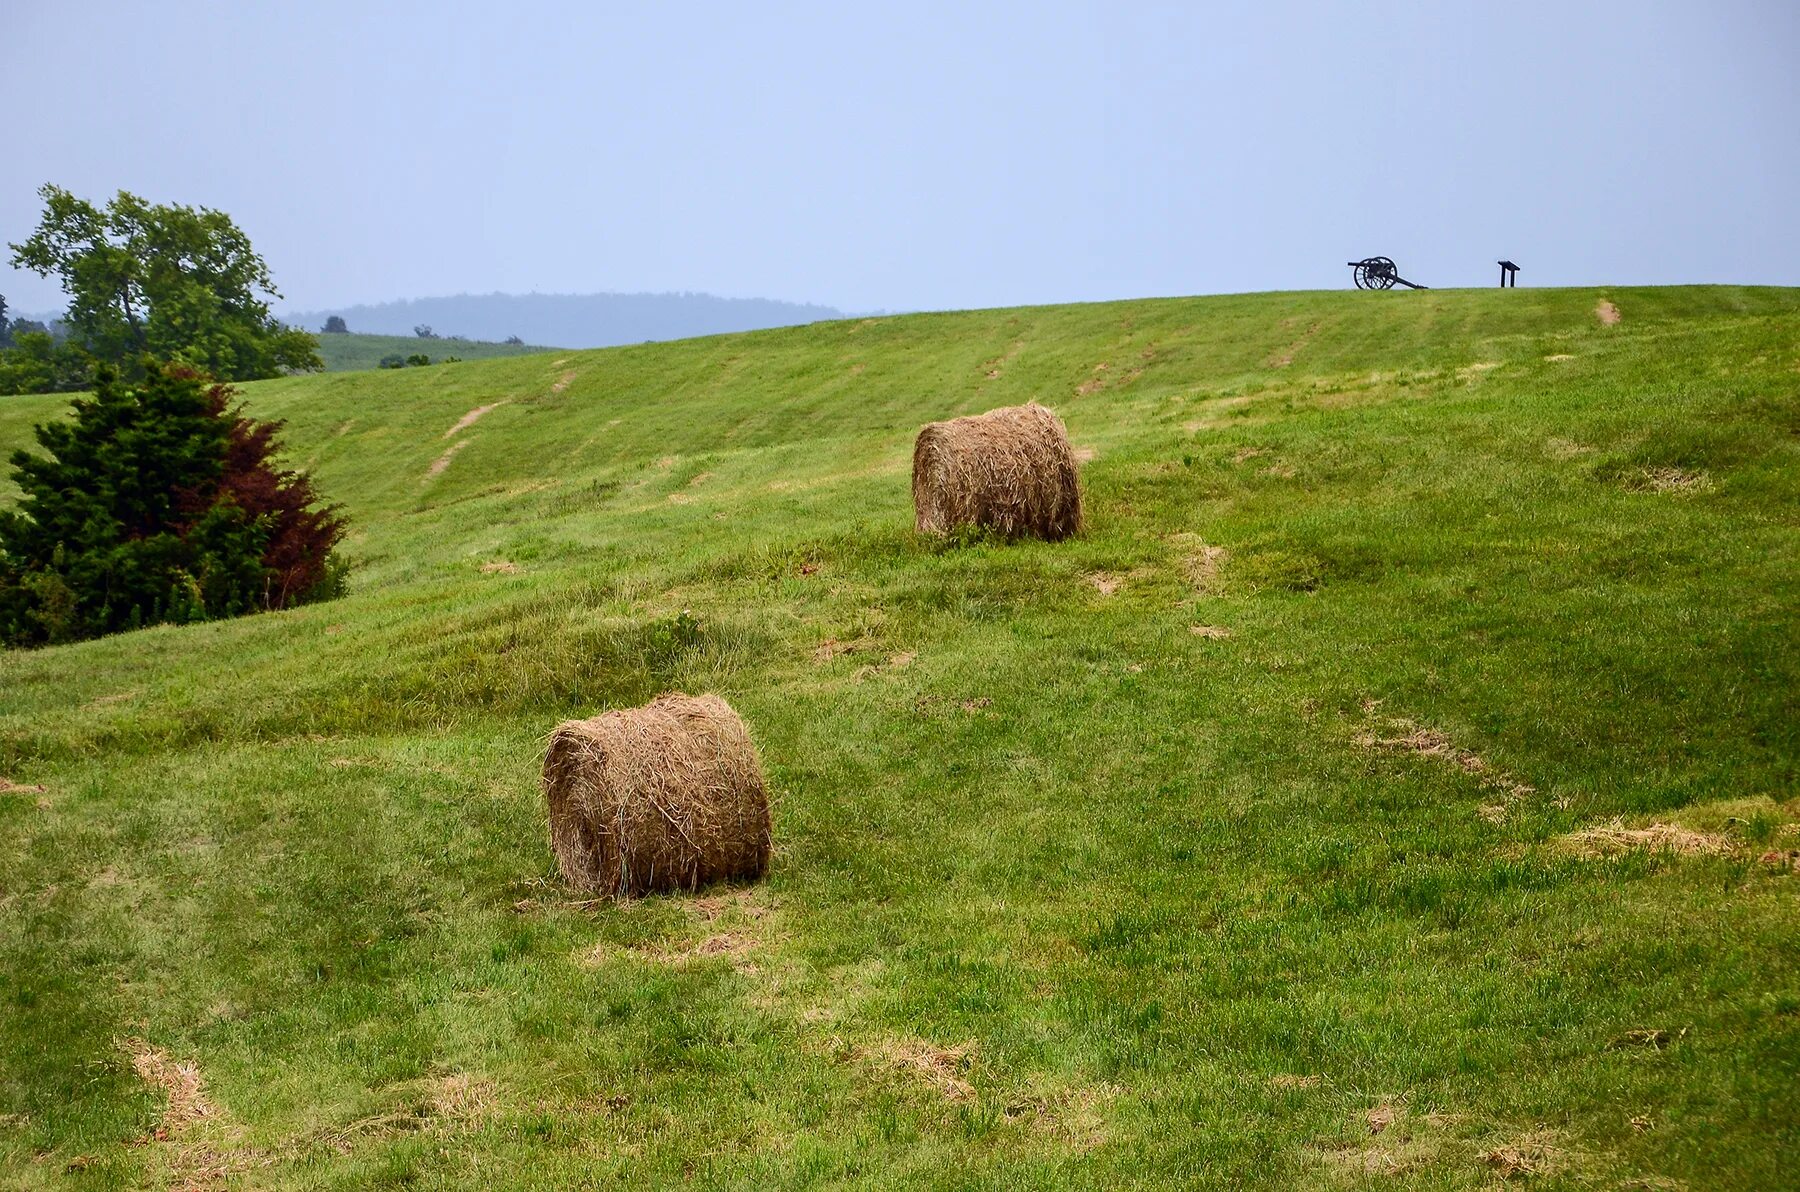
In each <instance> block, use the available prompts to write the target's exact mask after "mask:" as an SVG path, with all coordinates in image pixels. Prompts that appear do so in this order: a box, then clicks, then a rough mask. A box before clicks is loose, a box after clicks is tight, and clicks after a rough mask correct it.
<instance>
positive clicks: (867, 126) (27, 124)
mask: <svg viewBox="0 0 1800 1192" xmlns="http://www.w3.org/2000/svg"><path fill="white" fill-rule="evenodd" d="M0 112H5V113H6V131H5V135H4V138H0V142H3V146H4V151H3V154H0V161H3V162H4V165H3V166H0V240H19V239H22V238H23V237H24V236H25V235H27V234H28V233H29V231H30V229H31V227H32V226H33V225H34V224H35V223H36V219H37V214H38V210H39V204H38V200H37V198H36V196H35V193H34V192H35V190H36V188H37V187H38V186H39V185H41V184H42V183H44V182H47V181H54V182H56V183H58V184H60V185H63V186H66V187H69V188H70V189H72V190H74V191H76V192H77V193H79V194H83V195H86V196H89V197H93V198H100V197H105V196H108V195H110V194H112V193H113V192H114V191H116V190H118V189H120V188H125V189H129V190H132V191H135V192H137V193H139V194H142V195H144V196H145V197H147V198H151V199H154V200H158V201H178V202H185V203H193V204H199V205H205V206H211V207H217V208H220V209H222V210H224V211H227V212H229V213H230V214H231V215H232V216H233V217H234V218H235V219H236V220H237V221H238V223H239V224H240V225H241V226H243V227H244V228H245V230H246V231H248V232H249V234H250V236H251V238H252V239H253V241H254V242H255V244H256V245H257V247H258V248H259V249H260V250H261V251H262V253H263V255H264V256H265V257H266V258H267V259H268V261H269V263H270V265H271V267H272V268H273V270H274V273H275V276H276V279H277V281H278V283H279V284H280V285H281V287H282V289H283V290H284V291H285V293H286V295H287V299H288V301H287V302H286V303H285V304H284V305H286V306H290V307H295V308H314V309H316V308H319V307H328V306H333V305H340V304H348V303H352V302H360V301H379V300H382V299H390V298H400V297H409V296H420V295H431V294H446V293H458V292H463V291H469V292H479V291H487V290H496V289H499V290H509V291H529V290H541V291H593V290H707V291H711V292H714V293H718V294H724V295H730V296H763V297H772V298H784V299H790V300H802V301H816V302H823V303H828V304H831V305H835V306H838V307H842V308H845V309H850V310H866V309H874V308H888V309H918V308H943V307H969V306H989V305H999V304H1013V303H1035V302H1057V301H1068V300H1077V299H1099V298H1116V297H1128V296H1138V295H1151V294H1190V293H1212V292H1224V291H1241V290H1270V289H1292V288H1313V287H1342V286H1346V285H1348V284H1349V271H1348V270H1347V269H1346V268H1345V267H1344V262H1345V261H1348V260H1350V259H1351V258H1353V257H1360V256H1364V255H1368V254H1374V253H1384V254H1386V255H1388V256H1391V257H1394V258H1395V259H1396V260H1397V261H1398V262H1399V263H1400V265H1401V268H1402V271H1403V272H1404V273H1405V274H1406V275H1407V276H1409V277H1413V278H1416V279H1418V280H1421V281H1425V282H1429V283H1431V284H1433V285H1440V286H1447V285H1491V284H1494V282H1495V280H1496V274H1497V272H1498V271H1497V269H1496V268H1495V266H1494V264H1493V262H1494V261H1495V260H1496V258H1498V257H1502V256H1510V257H1511V258H1512V259H1513V260H1516V261H1518V262H1519V263H1520V264H1521V265H1522V266H1523V267H1524V271H1523V273H1522V274H1521V276H1520V280H1521V282H1522V283H1524V284H1526V285H1570V284H1596V283H1627V282H1629V283H1662V282H1671V283H1672V282H1700V281H1721V282H1769V283H1781V284H1789V285H1792V284H1797V283H1800V4H1796V3H1795V2H1794V0H1760V2H1758V0H1735V2H1734V0H1708V2H1704V3H1703V2H1700V0H1685V2H1682V3H1665V2H1662V0H1630V2H1629V3H1606V4H1598V3H1595V4H1589V3H1581V2H1579V0H1559V2H1558V3H1553V4H1536V3H1519V2H1515V0H1509V2H1506V3H1487V4H1472V3H1435V2H1433V3H1427V2H1425V0H1420V2H1418V3H1408V4H1385V5H1384V4H1349V3H1286V4H1282V3H1258V4H1250V3H1246V4H1241V5H1232V6H1223V5H1203V4H1197V3H1195V4H1181V5H1158V4H1131V3H1094V4H1062V3H1056V2H1054V0H1038V2H1036V3H1028V4H1006V5H998V4H996V5H979V4H969V3H958V4H943V5H937V4H927V3H919V2H916V0H909V2H908V3H905V4H885V5H883V4H857V3H843V2H842V0H838V2H834V3H829V4H816V5H812V4H808V5H798V4H794V5H783V4H765V5H754V4H730V5H727V4H718V5H699V4H694V5H683V4H664V3H650V4H646V3H643V2H641V0H638V2H634V3H629V4H624V3H621V4H596V3H567V4H554V3H530V2H517V0H515V2H509V3H486V4H479V5H475V4H470V5H456V4H382V3H369V2H366V0H364V2H361V3H355V4H337V3H330V2H321V0H298V2H293V3H286V4H280V5H274V4H241V3H229V4H228V3H219V4H198V3H171V2H159V3H143V2H142V0H134V2H132V3H113V4H95V3H82V2H80V0H59V2H58V3H54V4H52V3H44V2H42V0H0ZM0 255H3V254H0ZM0 293H4V294H6V295H8V296H9V297H10V299H11V300H12V305H13V307H14V309H15V310H43V309H50V308H54V307H57V306H60V304H61V300H60V297H59V296H58V294H57V293H56V291H55V289H54V287H53V286H52V285H51V284H50V283H47V282H42V281H39V280H38V279H37V278H35V277H32V276H30V275H22V274H19V273H16V272H14V271H12V270H10V269H6V268H4V267H3V266H0Z"/></svg>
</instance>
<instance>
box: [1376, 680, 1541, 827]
mask: <svg viewBox="0 0 1800 1192" xmlns="http://www.w3.org/2000/svg"><path fill="white" fill-rule="evenodd" d="M1380 706H1381V701H1380V700H1365V701H1363V712H1364V715H1365V716H1367V717H1368V723H1367V725H1366V726H1365V728H1364V729H1363V730H1362V731H1359V732H1358V733H1356V734H1355V735H1354V736H1353V737H1352V738H1351V739H1352V740H1353V741H1355V743H1356V744H1357V745H1358V746H1360V747H1362V748H1363V749H1369V750H1374V751H1377V752H1382V753H1397V754H1411V755H1413V756H1414V757H1424V758H1432V759H1434V760H1437V761H1440V762H1443V763H1445V764H1447V765H1451V766H1455V767H1456V768H1457V769H1458V770H1461V771H1462V772H1463V773H1465V774H1468V775H1471V776H1473V777H1474V778H1476V779H1477V780H1478V781H1479V782H1480V783H1481V784H1482V785H1483V786H1484V787H1487V788H1488V789H1489V790H1492V791H1495V792H1497V793H1498V794H1500V795H1501V796H1502V798H1503V799H1504V800H1505V803H1503V804H1500V805H1498V809H1497V811H1496V810H1490V808H1494V807H1496V805H1493V804H1488V805H1485V806H1484V808H1483V810H1482V811H1481V815H1482V817H1483V818H1484V819H1489V820H1492V821H1494V822H1499V821H1500V820H1503V819H1505V813H1506V810H1507V806H1506V805H1507V804H1510V803H1512V802H1514V801H1516V800H1518V799H1522V798H1525V797H1526V796H1527V795H1531V794H1535V793H1536V791H1537V788H1536V787H1533V786H1528V785H1526V784H1525V783H1523V782H1520V781H1518V780H1517V779H1516V778H1514V777H1512V775H1510V774H1508V773H1506V772H1505V771H1504V770H1500V769H1497V768H1496V767H1494V766H1491V765H1489V764H1488V762H1487V761H1486V760H1485V759H1484V758H1482V757H1481V756H1480V755H1479V754H1477V753H1475V752H1473V751H1471V750H1468V749H1464V748H1462V747H1461V746H1459V745H1457V744H1456V743H1455V742H1454V741H1452V740H1451V739H1450V737H1449V736H1448V735H1447V734H1446V733H1444V732H1443V731H1441V730H1439V729H1435V728H1431V727H1429V726H1427V725H1422V724H1419V723H1418V722H1417V721H1413V720H1408V719H1406V718H1405V717H1402V716H1379V715H1377V710H1378V709H1379V708H1380Z"/></svg>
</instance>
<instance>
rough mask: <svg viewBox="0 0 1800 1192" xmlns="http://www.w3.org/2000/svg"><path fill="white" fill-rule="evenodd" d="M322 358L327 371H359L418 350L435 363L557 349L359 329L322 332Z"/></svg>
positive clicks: (495, 357) (320, 355)
mask: <svg viewBox="0 0 1800 1192" xmlns="http://www.w3.org/2000/svg"><path fill="white" fill-rule="evenodd" d="M315 338H316V339H317V340H318V341H319V358H320V359H321V360H323V361H325V371H326V372H355V371H358V370H361V369H369V368H377V367H379V366H380V364H381V359H382V357H384V356H403V357H404V356H411V355H413V354H414V353H415V352H420V353H423V354H425V355H427V356H429V357H431V359H432V361H433V362H434V363H436V362H441V361H442V360H443V359H444V358H445V357H446V356H455V357H458V358H459V360H461V361H464V362H467V361H470V360H493V359H497V358H499V357H503V356H529V355H531V354H533V353H536V352H553V351H556V349H555V348H540V347H534V346H532V345H530V344H523V345H521V344H496V343H488V342H486V341H483V340H473V339H420V338H419V337H418V336H416V335H362V334H359V333H358V332H355V331H350V332H344V333H340V334H336V335H318V336H315Z"/></svg>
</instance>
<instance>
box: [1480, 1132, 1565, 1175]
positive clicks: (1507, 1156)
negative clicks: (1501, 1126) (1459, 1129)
mask: <svg viewBox="0 0 1800 1192" xmlns="http://www.w3.org/2000/svg"><path fill="white" fill-rule="evenodd" d="M1480 1159H1481V1161H1482V1162H1483V1163H1485V1164H1487V1165H1488V1166H1489V1167H1491V1168H1493V1170H1494V1174H1495V1175H1497V1176H1499V1177H1500V1178H1501V1179H1503V1180H1512V1179H1519V1178H1524V1177H1530V1176H1540V1175H1543V1176H1553V1175H1557V1174H1560V1173H1561V1172H1563V1171H1565V1170H1567V1169H1568V1167H1569V1153H1568V1152H1567V1151H1565V1150H1563V1149H1562V1147H1560V1146H1558V1145H1557V1135H1556V1134H1555V1133H1554V1132H1553V1131H1550V1130H1533V1131H1530V1132H1529V1133H1526V1134H1522V1135H1520V1136H1519V1137H1518V1138H1515V1139H1513V1140H1512V1141H1510V1142H1504V1143H1501V1144H1500V1145H1499V1146H1496V1147H1492V1148H1490V1149H1489V1150H1486V1151H1483V1152H1482V1153H1481V1155H1480Z"/></svg>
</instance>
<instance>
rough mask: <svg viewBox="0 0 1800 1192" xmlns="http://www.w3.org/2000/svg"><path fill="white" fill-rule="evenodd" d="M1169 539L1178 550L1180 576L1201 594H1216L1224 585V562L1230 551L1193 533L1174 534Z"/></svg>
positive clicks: (1229, 556) (1227, 558)
mask: <svg viewBox="0 0 1800 1192" xmlns="http://www.w3.org/2000/svg"><path fill="white" fill-rule="evenodd" d="M1171 541H1172V542H1173V543H1174V544H1175V549H1176V551H1177V552H1178V556H1177V558H1178V566H1179V567H1180V568H1181V575H1182V578H1183V579H1185V580H1187V582H1188V583H1189V584H1190V585H1191V586H1192V587H1193V588H1194V590H1195V591H1197V592H1199V593H1200V594H1201V595H1203V596H1212V595H1217V594H1218V593H1219V591H1220V589H1221V588H1223V586H1224V571H1225V563H1226V561H1227V560H1229V559H1230V558H1231V552H1229V551H1227V550H1226V549H1225V548H1224V547H1222V546H1210V545H1208V544H1207V543H1206V541H1205V540H1204V539H1202V538H1201V537H1200V535H1198V534H1193V533H1186V532H1184V533H1180V534H1176V535H1174V536H1173V537H1172V539H1171Z"/></svg>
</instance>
